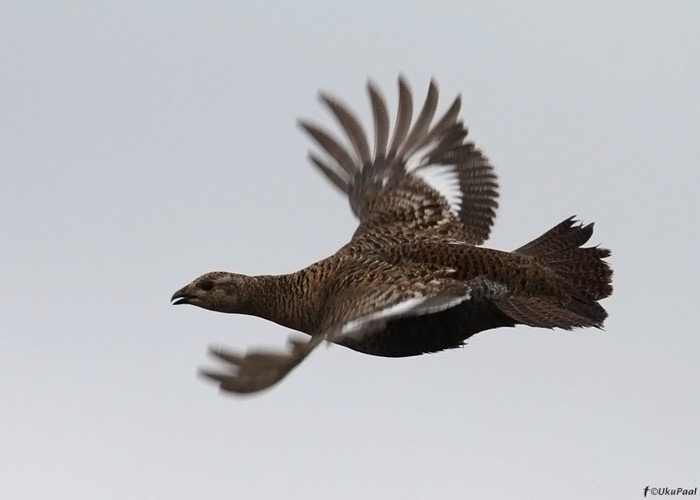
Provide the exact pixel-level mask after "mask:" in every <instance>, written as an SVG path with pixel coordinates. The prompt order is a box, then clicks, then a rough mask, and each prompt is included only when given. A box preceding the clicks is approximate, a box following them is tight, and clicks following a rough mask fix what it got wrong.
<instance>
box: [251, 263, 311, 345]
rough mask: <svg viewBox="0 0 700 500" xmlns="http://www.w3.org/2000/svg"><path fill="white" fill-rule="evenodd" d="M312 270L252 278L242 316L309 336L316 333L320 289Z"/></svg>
mask: <svg viewBox="0 0 700 500" xmlns="http://www.w3.org/2000/svg"><path fill="white" fill-rule="evenodd" d="M313 267H314V266H311V267H310V268H306V269H302V270H301V271H298V272H296V273H292V274H282V275H262V276H251V277H250V288H249V295H248V300H247V301H246V308H245V310H244V311H241V312H242V313H243V314H250V315H253V316H258V317H260V318H264V319H267V320H269V321H274V322H275V323H277V324H279V325H282V326H286V327H287V328H291V329H293V330H297V331H300V332H304V333H308V334H309V335H312V334H314V333H316V330H317V328H318V324H319V321H320V312H319V311H320V305H321V304H322V302H323V299H322V293H323V286H322V283H320V282H319V281H318V280H317V279H316V277H317V276H318V273H316V272H314V270H313Z"/></svg>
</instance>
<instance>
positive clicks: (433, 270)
mask: <svg viewBox="0 0 700 500" xmlns="http://www.w3.org/2000/svg"><path fill="white" fill-rule="evenodd" d="M367 91H368V94H369V100H370V103H371V108H372V116H373V121H374V141H373V145H372V147H370V143H369V140H368V137H367V135H366V134H365V132H364V129H363V127H362V126H361V125H360V123H359V121H358V120H357V118H356V117H355V115H354V114H353V113H352V112H351V111H350V110H349V109H348V108H347V107H346V106H345V105H344V104H343V103H341V102H340V101H338V100H337V99H335V98H333V97H330V96H329V95H327V94H325V93H321V94H320V99H321V102H322V103H323V104H324V105H325V106H326V107H327V108H328V109H329V111H330V113H331V114H332V115H333V117H334V119H335V120H336V121H337V122H338V124H339V126H340V129H342V132H343V133H344V135H345V136H346V137H345V140H344V141H342V142H341V141H339V140H338V139H337V138H336V137H334V136H333V135H331V134H330V133H329V132H327V131H326V130H325V129H323V128H321V127H319V126H317V125H316V124H313V123H311V122H309V121H305V120H301V121H299V126H300V127H301V129H302V130H303V131H304V132H306V133H307V134H308V135H309V136H310V137H311V138H312V139H313V140H314V141H315V142H316V144H317V146H318V148H319V151H318V152H312V153H310V155H309V159H310V161H311V163H312V164H313V165H315V166H316V167H317V168H318V169H320V171H321V172H322V173H323V174H324V175H325V176H326V177H327V178H328V179H329V180H330V181H331V182H332V183H333V184H334V185H335V186H336V187H337V188H338V189H340V190H341V191H342V192H343V193H345V195H346V196H347V197H348V199H349V201H350V207H351V208H352V211H353V213H354V214H355V216H356V217H357V219H358V220H359V225H358V227H357V229H356V230H355V233H354V234H353V235H352V238H351V239H350V241H349V243H347V244H346V245H345V246H343V247H342V248H341V249H340V250H338V251H337V252H336V253H335V254H334V255H332V256H330V257H328V258H326V259H323V260H321V261H319V262H316V263H315V264H311V265H310V266H309V267H307V268H305V269H302V270H300V271H297V272H295V273H291V274H286V275H264V276H245V275H242V274H234V273H230V272H211V273H207V274H205V275H203V276H200V277H199V278H197V279H195V280H194V281H193V282H191V283H190V284H188V285H186V286H185V287H183V288H181V289H180V290H178V291H177V292H175V294H174V295H173V296H172V301H173V304H191V305H194V306H198V307H201V308H204V309H209V310H212V311H218V312H224V313H238V314H248V315H253V316H258V317H261V318H265V319H268V320H270V321H274V322H275V323H278V324H280V325H282V326H285V327H288V328H291V329H293V330H297V331H299V332H303V333H305V334H307V335H308V336H309V337H308V338H299V337H290V339H289V341H288V345H287V347H286V349H280V350H278V351H275V350H265V349H257V350H251V351H249V352H246V353H238V352H234V351H229V350H224V349H221V348H216V349H211V350H210V353H211V354H212V355H213V356H214V357H215V358H217V359H218V360H219V361H220V362H221V363H223V368H221V370H220V371H214V370H202V371H201V373H202V375H204V376H205V377H207V378H208V379H211V380H212V381H214V382H215V383H216V384H218V386H219V388H220V389H221V390H222V391H225V392H230V393H236V394H244V393H253V392H257V391H260V390H263V389H266V388H268V387H270V386H272V385H274V384H275V383H277V382H278V381H280V380H281V379H282V378H284V377H285V376H286V375H287V374H288V373H289V372H290V371H291V370H292V369H293V368H294V367H295V366H297V365H298V364H299V363H300V362H301V361H303V360H304V358H305V357H306V356H307V355H308V354H309V353H310V352H311V351H312V350H313V349H314V348H315V347H316V346H318V344H320V343H321V342H323V341H326V342H331V343H335V344H339V345H342V346H345V347H348V348H350V349H353V350H355V351H359V352H362V353H365V354H372V355H375V356H389V357H401V356H415V355H419V354H424V353H431V352H436V351H442V350H445V349H451V348H455V347H460V346H462V345H464V341H465V340H466V339H467V338H469V337H471V336H472V335H474V334H476V333H478V332H481V331H484V330H489V329H492V328H499V327H510V326H515V325H528V326H532V327H540V328H562V329H565V330H570V329H572V328H577V327H581V328H584V327H598V328H601V327H602V325H603V321H604V320H605V318H606V317H607V313H606V311H605V309H603V307H602V306H601V305H600V304H599V303H598V301H599V300H600V299H603V298H605V297H607V296H609V295H610V294H611V293H612V285H611V279H612V269H611V268H610V266H609V265H608V263H607V262H605V261H604V260H603V259H604V258H606V257H608V256H609V255H610V252H609V250H606V249H603V248H599V247H597V246H596V247H583V246H582V245H584V244H585V243H586V242H587V241H588V240H589V239H590V237H591V235H592V233H593V224H588V225H585V226H584V225H583V224H581V223H579V222H577V221H576V220H575V219H574V218H573V217H570V218H568V219H566V220H564V221H563V222H561V223H559V224H557V225H556V226H554V227H553V228H552V229H550V230H549V231H547V232H545V233H544V234H543V235H541V236H540V237H538V238H536V239H534V240H533V241H531V242H529V243H526V244H525V245H523V246H521V247H520V248H518V249H516V250H514V251H512V252H507V251H501V250H495V249H491V248H484V247H482V246H480V245H482V244H483V243H484V242H485V241H486V240H487V239H488V236H489V233H490V231H491V226H492V225H493V221H494V218H495V215H496V208H497V207H498V203H497V198H498V182H497V177H496V174H495V173H494V169H493V167H492V166H491V164H490V163H489V161H488V159H487V158H486V157H485V156H484V155H483V154H482V152H481V151H480V150H479V149H477V148H476V147H475V146H474V144H473V143H472V142H469V141H467V140H466V138H467V128H466V127H465V126H464V124H463V122H462V121H461V120H460V119H459V111H460V106H461V98H460V97H457V98H456V99H455V100H454V101H453V102H452V104H451V106H450V107H449V108H448V109H447V111H446V112H445V113H444V114H443V115H442V116H441V117H440V118H439V119H435V112H436V108H437V104H438V88H437V85H436V83H435V82H434V81H431V82H430V85H429V88H428V92H427V97H426V99H425V102H424V104H423V107H422V109H421V110H420V111H419V112H418V116H417V118H416V119H415V120H414V119H413V98H412V95H411V91H410V89H409V86H408V84H407V83H406V81H405V80H404V79H403V78H401V77H400V78H399V80H398V93H399V98H398V110H397V114H396V120H395V123H394V125H393V127H391V126H390V119H389V112H388V110H387V106H386V103H385V100H384V98H383V96H382V94H381V93H380V91H379V90H378V89H377V87H376V86H375V85H374V84H372V83H368V85H367ZM392 128H393V131H392V132H391V134H390V130H391V129H392Z"/></svg>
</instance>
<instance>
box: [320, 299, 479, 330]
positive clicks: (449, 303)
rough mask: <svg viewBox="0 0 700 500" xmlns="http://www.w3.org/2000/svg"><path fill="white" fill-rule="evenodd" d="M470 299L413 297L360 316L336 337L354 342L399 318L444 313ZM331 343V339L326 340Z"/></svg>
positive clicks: (347, 324) (345, 326) (349, 322)
mask: <svg viewBox="0 0 700 500" xmlns="http://www.w3.org/2000/svg"><path fill="white" fill-rule="evenodd" d="M469 299H471V294H470V293H466V294H464V295H450V296H444V297H440V296H427V297H426V296H425V295H418V294H416V295H414V296H413V297H411V298H409V299H406V300H403V301H401V302H399V303H397V304H394V305H392V306H389V307H385V308H384V309H380V310H379V311H375V312H373V313H370V314H366V315H365V316H361V317H359V318H357V319H354V320H352V321H348V322H347V323H345V324H344V325H343V326H342V327H341V328H340V331H339V332H338V334H337V335H338V336H347V337H349V338H352V339H354V340H359V339H361V338H362V337H363V336H364V335H365V334H367V333H371V332H374V331H376V330H379V329H381V328H383V327H384V325H386V323H387V321H389V320H390V319H393V318H398V317H401V316H421V315H424V314H431V313H436V312H439V311H444V310H445V309H449V308H451V307H454V306H456V305H457V304H460V303H462V302H464V301H465V300H469ZM328 340H330V341H332V340H333V339H328Z"/></svg>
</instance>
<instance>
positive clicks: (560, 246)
mask: <svg viewBox="0 0 700 500" xmlns="http://www.w3.org/2000/svg"><path fill="white" fill-rule="evenodd" d="M592 234H593V224H588V225H586V226H584V225H583V224H581V223H579V222H577V221H576V220H575V219H574V218H573V217H570V218H568V219H566V220H565V221H563V222H561V223H560V224H557V225H556V226H554V227H553V228H552V229H550V230H549V231H547V232H546V233H544V234H543V235H542V236H540V237H539V238H537V239H535V240H533V241H531V242H530V243H527V244H525V245H523V246H522V247H520V248H518V249H517V250H515V253H518V254H521V255H529V256H532V257H535V258H537V259H538V260H539V261H540V262H542V263H543V264H544V265H546V266H547V267H548V268H550V269H551V270H553V271H554V272H555V273H556V274H557V275H558V276H559V277H560V278H562V281H563V282H564V283H566V284H567V285H568V286H567V288H570V289H571V296H570V297H569V300H567V301H565V302H564V303H562V301H561V300H560V299H554V298H547V297H533V296H520V297H518V296H515V297H510V298H508V299H507V300H504V301H503V302H502V303H500V304H499V307H500V308H501V309H502V310H503V312H505V313H506V314H508V315H509V316H510V317H512V318H513V319H514V320H516V321H518V322H519V323H523V324H526V325H531V326H540V327H545V328H553V327H559V328H565V329H571V328H574V327H586V326H595V327H599V328H600V327H602V325H603V321H604V320H605V318H606V317H607V315H608V314H607V312H606V311H605V309H603V307H602V306H601V305H600V304H598V300H600V299H603V298H605V297H607V296H609V295H610V294H611V293H612V284H611V281H612V269H611V268H610V265H609V264H608V263H607V262H605V261H604V260H603V259H604V258H606V257H608V256H609V255H610V251H609V250H607V249H605V248H599V247H597V246H596V247H587V248H582V247H581V245H583V244H585V243H586V242H587V241H588V240H589V239H590V237H591V235H592Z"/></svg>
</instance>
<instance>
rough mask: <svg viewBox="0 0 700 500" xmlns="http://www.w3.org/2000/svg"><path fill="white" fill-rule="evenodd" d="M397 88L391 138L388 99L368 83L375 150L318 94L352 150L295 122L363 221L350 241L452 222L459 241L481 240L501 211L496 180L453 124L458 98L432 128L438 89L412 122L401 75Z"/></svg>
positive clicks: (350, 119)
mask: <svg viewBox="0 0 700 500" xmlns="http://www.w3.org/2000/svg"><path fill="white" fill-rule="evenodd" d="M398 87H399V104H398V111H397V117H396V124H395V125H394V130H393V134H392V137H391V140H389V129H390V124H389V114H388V111H387V106H386V103H385V100H384V98H383V97H382V95H381V93H380V92H379V90H378V89H377V88H376V87H375V86H374V85H373V84H372V83H368V85H367V90H368V93H369V97H370V101H371V104H372V114H373V117H374V133H375V138H374V148H373V151H370V146H369V142H368V140H367V136H366V134H365V132H364V129H363V128H362V126H361V125H360V123H359V121H358V120H357V118H356V117H355V116H354V114H353V113H352V112H351V111H350V110H349V109H348V108H347V107H346V106H345V105H343V104H341V103H340V102H339V101H337V100H336V99H333V98H331V97H329V96H327V95H326V94H323V93H322V94H321V100H322V102H323V103H324V104H325V105H326V106H327V107H328V108H329V110H330V111H331V113H332V114H333V115H334V117H335V118H336V119H337V121H338V122H339V124H340V126H341V128H342V130H343V132H344V133H345V135H346V136H347V138H348V140H349V142H350V144H351V148H347V147H346V146H344V145H342V144H341V142H339V141H338V140H337V139H335V138H334V137H333V136H332V135H330V134H329V133H328V132H326V131H325V130H324V129H322V128H320V127H318V126H316V125H314V124H312V123H310V122H308V121H300V122H299V124H300V126H301V127H302V128H303V129H304V130H305V131H306V132H307V133H308V134H309V135H310V136H311V137H312V138H313V139H314V140H315V141H316V142H317V143H318V145H319V146H320V148H321V149H322V151H323V152H324V156H323V157H321V156H318V155H317V154H315V153H310V154H309V158H310V160H311V162H312V163H313V164H314V165H316V166H317V167H318V168H319V169H320V170H321V171H322V172H323V173H324V174H325V176H326V177H327V178H328V179H329V180H330V181H331V182H332V183H333V184H335V186H337V187H338V188H339V189H340V190H341V191H343V192H344V193H345V194H346V195H347V196H348V198H349V200H350V206H351V207H352V210H353V212H354V213H355V215H356V216H357V217H358V219H359V220H360V226H359V228H358V231H357V232H356V233H355V237H357V236H359V235H362V234H365V233H367V232H369V231H373V230H375V229H377V228H378V227H379V226H382V225H386V224H396V223H398V224H404V225H406V226H408V227H410V228H412V229H420V228H428V227H432V226H435V225H438V224H444V223H445V222H450V221H454V222H456V223H457V224H459V223H461V227H462V229H463V231H462V232H463V234H464V238H463V239H465V240H466V241H468V242H469V243H472V244H475V245H477V244H481V243H483V242H484V241H485V240H486V239H487V238H488V236H489V232H490V230H491V226H492V225H493V220H494V217H495V215H496V208H497V207H498V203H497V201H496V199H497V198H498V182H497V178H496V174H495V173H494V169H493V167H492V166H491V165H490V164H489V162H488V160H487V159H486V157H485V156H484V155H483V154H482V153H481V152H480V151H479V150H478V149H476V148H475V147H474V144H473V143H471V142H466V141H465V139H466V136H467V129H466V128H465V127H464V125H463V123H462V122H461V121H459V120H458V119H457V118H458V115H459V111H460V107H461V99H460V97H457V98H456V99H455V100H454V101H453V103H452V105H451V106H450V107H449V109H448V110H447V111H446V112H445V114H444V115H443V116H442V117H441V118H440V119H439V120H437V121H436V122H435V123H433V119H434V117H435V111H436V108H437V104H438V89H437V85H436V83H435V81H431V82H430V86H429V88H428V94H427V97H426V99H425V103H424V104H423V108H422V109H421V111H420V113H419V115H418V118H417V119H416V120H415V122H413V98H412V96H411V91H410V89H409V87H408V85H407V83H406V82H405V80H404V79H403V78H399V83H398ZM412 122H413V123H412Z"/></svg>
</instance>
